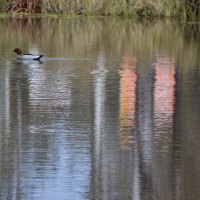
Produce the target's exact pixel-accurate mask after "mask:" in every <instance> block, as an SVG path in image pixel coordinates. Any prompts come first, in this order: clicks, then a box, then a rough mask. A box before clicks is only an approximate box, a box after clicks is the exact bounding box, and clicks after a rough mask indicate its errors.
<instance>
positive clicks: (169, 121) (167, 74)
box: [154, 57, 175, 148]
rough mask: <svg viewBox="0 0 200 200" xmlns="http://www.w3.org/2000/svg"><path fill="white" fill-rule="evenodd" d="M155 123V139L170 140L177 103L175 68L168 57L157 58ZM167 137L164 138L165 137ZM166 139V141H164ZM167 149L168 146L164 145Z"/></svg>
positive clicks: (172, 61)
mask: <svg viewBox="0 0 200 200" xmlns="http://www.w3.org/2000/svg"><path fill="white" fill-rule="evenodd" d="M155 78H156V82H155V90H154V123H155V137H156V139H157V140H161V141H162V142H166V141H169V140H170V137H171V136H170V133H172V128H173V114H174V103H175V66H174V60H173V59H170V58H168V57H157V62H156V66H155ZM163 134H164V135H165V136H164V135H163ZM164 138H165V139H164ZM162 146H163V148H164V147H166V148H167V146H168V145H167V144H165V145H163V144H162Z"/></svg>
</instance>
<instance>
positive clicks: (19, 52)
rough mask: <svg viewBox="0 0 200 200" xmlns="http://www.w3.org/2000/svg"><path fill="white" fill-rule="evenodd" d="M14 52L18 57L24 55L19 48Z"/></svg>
mask: <svg viewBox="0 0 200 200" xmlns="http://www.w3.org/2000/svg"><path fill="white" fill-rule="evenodd" d="M13 52H16V53H17V55H22V51H21V50H20V49H19V48H15V49H14V50H13Z"/></svg>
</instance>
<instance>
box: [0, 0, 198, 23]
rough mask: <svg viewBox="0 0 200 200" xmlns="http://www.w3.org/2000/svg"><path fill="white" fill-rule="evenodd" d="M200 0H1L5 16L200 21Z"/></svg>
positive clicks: (0, 9)
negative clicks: (50, 15)
mask: <svg viewBox="0 0 200 200" xmlns="http://www.w3.org/2000/svg"><path fill="white" fill-rule="evenodd" d="M199 10H200V0H45V1H44V0H1V2H0V12H1V13H11V14H13V13H28V14H36V13H43V14H49V13H54V14H81V15H117V16H134V17H136V18H141V17H142V18H151V17H173V18H176V19H179V20H195V21H197V20H199V19H200V16H199V15H200V13H199Z"/></svg>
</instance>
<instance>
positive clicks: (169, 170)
mask: <svg viewBox="0 0 200 200" xmlns="http://www.w3.org/2000/svg"><path fill="white" fill-rule="evenodd" d="M199 30H200V29H199V24H194V23H189V24H180V25H178V24H176V23H173V22H170V21H156V22H151V23H150V22H149V23H147V22H145V23H142V22H135V21H133V20H131V19H126V20H122V19H120V18H83V17H80V18H74V19H67V18H20V17H15V18H0V33H1V34H0V35H1V36H0V46H1V48H0V199H2V200H36V199H37V200H44V199H48V200H55V199H59V200H69V199H75V200H122V199H123V200H147V199H148V200H151V199H154V200H160V199H162V200H169V199H177V200H188V199H190V200H197V199H198V198H199V196H200V190H199V187H200V168H199V166H200V114H199V113H200V106H199V98H200V56H199V55H200V32H199ZM16 47H18V48H21V49H22V51H24V52H30V53H38V54H44V55H45V57H44V58H43V59H42V60H41V62H38V61H28V62H27V61H26V62H25V61H23V62H22V61H17V59H16V55H15V53H13V52H12V51H13V49H14V48H16Z"/></svg>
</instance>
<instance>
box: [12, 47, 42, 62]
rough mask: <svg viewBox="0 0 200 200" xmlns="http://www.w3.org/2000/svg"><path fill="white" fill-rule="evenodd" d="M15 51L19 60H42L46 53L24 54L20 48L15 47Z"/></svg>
mask: <svg viewBox="0 0 200 200" xmlns="http://www.w3.org/2000/svg"><path fill="white" fill-rule="evenodd" d="M13 52H15V53H17V59H19V60H40V58H42V57H43V56H44V55H34V54H30V53H28V54H22V51H21V50H20V49H19V48H15V49H14V50H13Z"/></svg>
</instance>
